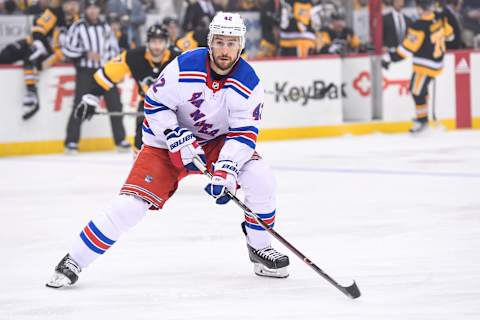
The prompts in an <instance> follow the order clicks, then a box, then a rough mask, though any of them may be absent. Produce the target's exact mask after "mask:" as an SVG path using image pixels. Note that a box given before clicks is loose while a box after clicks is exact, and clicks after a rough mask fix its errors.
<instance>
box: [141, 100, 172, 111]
mask: <svg viewBox="0 0 480 320" xmlns="http://www.w3.org/2000/svg"><path fill="white" fill-rule="evenodd" d="M143 106H144V111H145V114H153V113H157V112H159V111H166V110H170V109H169V108H168V107H167V106H165V105H164V104H163V103H160V102H157V101H155V100H152V99H151V98H150V97H149V96H146V97H145V100H144V103H143Z"/></svg>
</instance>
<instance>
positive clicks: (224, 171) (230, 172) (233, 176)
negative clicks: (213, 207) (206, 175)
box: [205, 160, 238, 204]
mask: <svg viewBox="0 0 480 320" xmlns="http://www.w3.org/2000/svg"><path fill="white" fill-rule="evenodd" d="M237 176H238V167H237V164H236V163H235V162H233V161H230V160H220V161H217V162H216V163H215V164H214V165H213V174H212V180H211V182H210V183H209V184H208V185H207V186H206V187H205V191H207V193H208V194H209V195H211V196H212V197H214V198H215V199H217V201H216V203H217V204H225V203H227V202H228V201H230V197H229V196H228V195H227V194H226V193H225V192H226V190H228V191H230V192H231V193H232V194H233V195H235V193H236V192H237Z"/></svg>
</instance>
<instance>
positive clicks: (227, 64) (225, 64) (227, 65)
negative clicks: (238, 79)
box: [213, 55, 236, 71]
mask: <svg viewBox="0 0 480 320" xmlns="http://www.w3.org/2000/svg"><path fill="white" fill-rule="evenodd" d="M220 58H228V61H227V60H223V59H220ZM235 62H236V60H234V59H231V58H230V57H229V56H226V55H223V56H219V57H215V56H214V57H213V63H215V65H216V66H217V68H219V69H220V70H222V71H226V70H230V69H231V68H232V67H233V65H234V64H235Z"/></svg>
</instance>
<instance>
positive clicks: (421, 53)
mask: <svg viewBox="0 0 480 320" xmlns="http://www.w3.org/2000/svg"><path fill="white" fill-rule="evenodd" d="M416 3H417V8H418V9H419V13H420V18H419V19H418V20H417V21H415V22H414V23H413V24H412V25H411V26H410V28H408V31H407V35H406V36H405V39H404V40H403V42H402V44H401V45H400V46H399V47H398V48H397V50H396V51H395V52H392V53H389V54H385V56H384V58H383V61H382V65H383V67H385V68H388V65H389V63H390V61H392V62H396V61H400V60H402V59H404V58H406V57H412V58H413V75H412V79H411V81H410V92H411V93H412V96H413V100H414V101H415V110H416V119H414V120H413V127H412V128H411V129H410V132H411V133H418V132H421V131H422V130H424V129H425V128H426V127H427V126H428V104H427V101H428V85H429V83H430V82H431V80H432V79H434V78H435V77H437V76H438V75H440V73H441V72H442V70H443V58H444V56H445V51H446V44H445V41H450V40H452V39H453V36H454V35H453V28H452V27H451V26H450V24H449V23H448V21H447V19H446V18H445V17H444V16H443V15H442V14H441V13H438V12H435V11H434V4H435V1H434V0H416Z"/></svg>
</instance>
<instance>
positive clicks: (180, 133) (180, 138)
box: [164, 127, 206, 171]
mask: <svg viewBox="0 0 480 320" xmlns="http://www.w3.org/2000/svg"><path fill="white" fill-rule="evenodd" d="M164 134H165V138H166V139H167V147H168V151H170V152H169V156H170V159H171V160H172V163H173V165H174V166H175V167H177V168H182V167H185V169H187V170H189V171H199V170H198V168H197V167H196V166H195V164H194V163H193V158H194V157H195V156H198V157H200V159H201V160H202V161H203V163H206V159H205V152H204V151H203V149H202V147H201V146H200V145H199V144H198V142H197V139H195V136H194V135H193V133H192V132H191V131H190V130H188V129H185V128H180V127H176V128H175V129H174V130H170V129H167V130H165V132H164Z"/></svg>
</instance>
